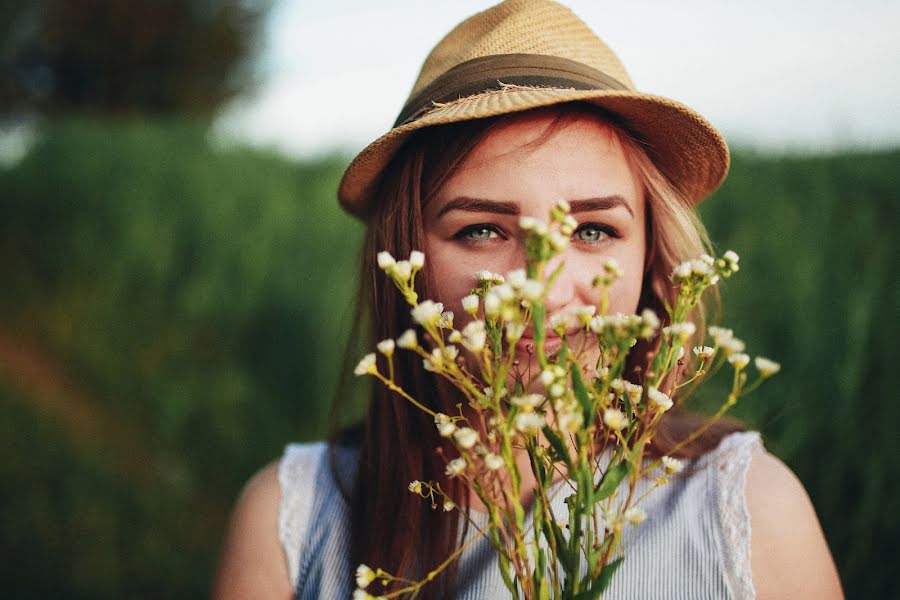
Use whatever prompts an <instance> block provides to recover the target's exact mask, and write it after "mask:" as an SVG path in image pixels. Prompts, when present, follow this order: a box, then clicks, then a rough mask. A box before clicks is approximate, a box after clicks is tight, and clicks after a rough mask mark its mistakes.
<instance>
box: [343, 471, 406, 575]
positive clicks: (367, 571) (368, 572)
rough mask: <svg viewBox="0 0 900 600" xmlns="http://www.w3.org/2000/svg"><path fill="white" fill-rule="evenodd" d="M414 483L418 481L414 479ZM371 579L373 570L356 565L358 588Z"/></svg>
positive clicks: (373, 573)
mask: <svg viewBox="0 0 900 600" xmlns="http://www.w3.org/2000/svg"><path fill="white" fill-rule="evenodd" d="M415 483H419V482H418V481H416V482H415ZM410 485H411V484H410ZM373 581H375V571H373V570H372V569H370V568H369V567H367V566H366V565H359V566H358V567H356V585H357V586H358V587H359V588H360V589H365V588H366V587H368V585H369V584H370V583H372V582H373Z"/></svg>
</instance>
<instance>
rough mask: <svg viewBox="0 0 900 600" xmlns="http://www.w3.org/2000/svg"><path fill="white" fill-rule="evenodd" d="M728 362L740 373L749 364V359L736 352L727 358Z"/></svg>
mask: <svg viewBox="0 0 900 600" xmlns="http://www.w3.org/2000/svg"><path fill="white" fill-rule="evenodd" d="M728 362H730V363H731V364H732V365H734V368H735V369H737V370H738V371H740V370H741V369H743V368H744V367H746V366H747V365H748V364H749V363H750V357H749V356H748V355H746V354H744V353H743V352H737V353H735V354H731V355H730V356H729V357H728Z"/></svg>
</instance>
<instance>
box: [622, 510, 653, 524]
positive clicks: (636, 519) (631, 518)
mask: <svg viewBox="0 0 900 600" xmlns="http://www.w3.org/2000/svg"><path fill="white" fill-rule="evenodd" d="M622 516H623V517H625V520H626V521H628V522H629V523H631V524H632V525H640V524H641V523H643V522H644V520H645V519H646V518H647V513H646V511H644V509H642V508H638V507H636V506H633V507H631V508H629V509H628V510H626V511H625V514H624V515H622Z"/></svg>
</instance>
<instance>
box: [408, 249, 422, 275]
mask: <svg viewBox="0 0 900 600" xmlns="http://www.w3.org/2000/svg"><path fill="white" fill-rule="evenodd" d="M409 264H410V266H412V268H413V269H414V270H416V271H418V270H419V269H421V268H422V267H424V266H425V255H424V254H423V253H422V252H419V251H418V250H413V251H412V252H410V254H409Z"/></svg>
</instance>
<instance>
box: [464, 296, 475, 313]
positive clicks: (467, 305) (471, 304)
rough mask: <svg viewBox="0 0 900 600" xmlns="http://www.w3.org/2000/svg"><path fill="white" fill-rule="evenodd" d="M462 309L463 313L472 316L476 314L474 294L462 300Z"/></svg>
mask: <svg viewBox="0 0 900 600" xmlns="http://www.w3.org/2000/svg"><path fill="white" fill-rule="evenodd" d="M462 307H463V310H464V311H466V312H467V313H469V314H470V315H473V316H474V315H475V313H477V312H478V296H477V295H475V294H469V295H468V296H466V297H465V298H463V299H462Z"/></svg>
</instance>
